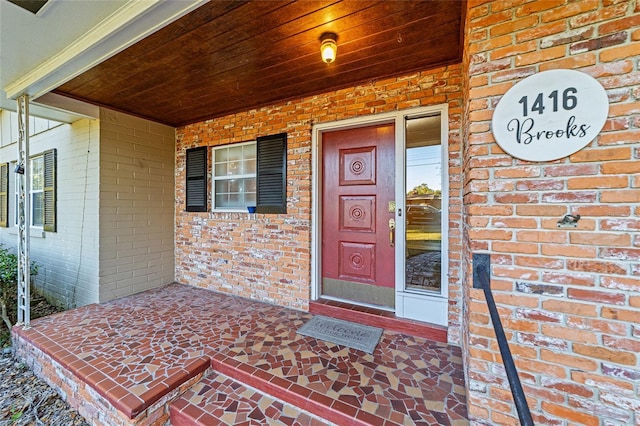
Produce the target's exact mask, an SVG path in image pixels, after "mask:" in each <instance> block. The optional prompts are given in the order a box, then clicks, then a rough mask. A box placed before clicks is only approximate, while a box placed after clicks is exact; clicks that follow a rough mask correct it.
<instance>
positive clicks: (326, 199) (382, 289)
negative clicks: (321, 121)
mask: <svg viewBox="0 0 640 426" xmlns="http://www.w3.org/2000/svg"><path fill="white" fill-rule="evenodd" d="M394 150H395V130H394V125H393V124H384V125H377V126H370V127H363V128H357V129H348V130H338V131H334V132H327V133H323V134H322V173H323V175H322V176H323V179H322V182H323V185H322V291H321V293H322V295H323V296H331V297H336V298H339V299H346V300H351V301H354V302H362V303H367V304H374V305H381V306H385V307H393V306H394V305H395V285H394V281H395V280H394V271H395V268H394V257H395V252H394V247H393V242H392V241H391V234H390V232H391V230H390V226H389V220H390V219H394V218H395V213H394V211H395V209H391V210H392V211H391V212H390V211H389V210H390V203H392V202H393V201H394V199H395V197H394V190H395V189H394V188H395V162H394ZM394 205H395V203H394Z"/></svg>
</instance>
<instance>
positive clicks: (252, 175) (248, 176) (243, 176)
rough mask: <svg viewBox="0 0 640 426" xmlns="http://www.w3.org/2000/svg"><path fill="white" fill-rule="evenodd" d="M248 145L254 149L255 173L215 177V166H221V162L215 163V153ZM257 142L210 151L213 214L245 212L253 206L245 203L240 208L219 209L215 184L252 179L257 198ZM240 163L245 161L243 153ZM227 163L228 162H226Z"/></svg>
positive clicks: (231, 145) (235, 144)
mask: <svg viewBox="0 0 640 426" xmlns="http://www.w3.org/2000/svg"><path fill="white" fill-rule="evenodd" d="M249 145H253V146H254V147H255V148H256V149H255V152H256V154H255V161H256V169H255V170H256V171H255V172H253V173H245V174H237V175H220V176H217V175H216V166H217V165H218V164H223V163H222V162H216V152H218V151H221V150H223V149H230V148H237V147H244V146H249ZM257 146H258V144H257V141H255V140H254V141H249V142H241V143H234V144H230V145H222V146H218V147H214V148H213V149H212V153H211V206H212V209H211V210H212V211H214V212H246V211H247V209H246V208H247V207H248V206H251V205H253V206H255V205H256V202H257V199H256V201H254V202H253V204H249V203H245V205H244V206H242V207H221V206H218V205H217V204H216V201H217V197H216V183H217V182H219V181H228V180H232V179H254V181H255V182H256V193H255V194H256V196H257V179H258V178H257V170H258V168H257V162H258V154H257ZM241 161H245V158H244V152H243V157H242V160H241ZM227 162H228V161H227Z"/></svg>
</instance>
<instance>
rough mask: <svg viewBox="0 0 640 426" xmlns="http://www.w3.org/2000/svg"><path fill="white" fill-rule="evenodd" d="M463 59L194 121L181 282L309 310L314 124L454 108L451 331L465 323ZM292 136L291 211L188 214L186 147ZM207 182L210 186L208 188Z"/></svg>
mask: <svg viewBox="0 0 640 426" xmlns="http://www.w3.org/2000/svg"><path fill="white" fill-rule="evenodd" d="M461 82H462V70H461V67H460V65H455V66H449V67H443V68H438V69H435V70H432V71H425V72H421V73H415V74H412V75H408V76H403V77H399V78H392V79H386V80H380V81H372V82H370V83H369V84H364V85H361V86H357V87H353V88H347V89H343V90H338V91H334V92H329V93H325V94H321V95H317V96H312V97H306V98H302V99H296V100H293V101H289V102H285V103H281V104H277V105H271V106H268V107H264V108H260V109H255V110H251V111H246V112H242V113H239V114H234V115H229V116H226V117H222V118H219V119H215V120H208V121H205V122H201V123H197V124H193V125H189V126H186V127H183V128H180V129H178V130H177V145H176V185H177V187H176V238H175V239H176V279H177V280H178V281H180V282H183V283H187V284H192V285H197V286H200V287H206V288H210V289H213V290H216V291H221V292H226V293H230V294H236V295H240V296H244V297H250V298H253V299H258V300H264V301H268V302H273V303H277V304H279V305H283V306H288V307H292V308H296V309H303V310H306V309H307V308H308V301H309V298H310V292H311V214H312V212H311V196H312V194H311V183H312V181H311V134H312V126H313V124H314V123H323V122H330V121H337V120H343V119H347V118H353V117H358V116H366V115H372V114H378V113H383V112H389V111H396V110H403V109H408V108H413V107H420V106H428V105H437V104H442V103H448V105H449V172H450V216H449V218H450V236H451V238H450V241H449V248H450V254H449V259H450V264H449V268H450V282H449V289H450V299H451V301H450V309H449V316H450V321H449V323H450V328H449V335H450V337H449V339H450V341H452V342H458V341H459V339H460V323H461V300H462V295H461V285H460V253H461V251H462V248H461V247H462V246H461V232H460V221H461V213H460V211H461V206H462V199H461V169H460V167H461V152H460V146H461V143H460V139H459V132H460V114H461V111H462V92H461ZM280 132H287V134H288V151H287V155H288V165H287V167H288V170H287V214H286V215H260V214H258V215H257V219H256V220H250V219H248V218H247V214H239V213H212V212H209V213H187V212H185V211H184V209H185V197H184V181H185V177H184V171H185V170H184V158H185V150H186V149H187V148H193V147H197V146H203V145H206V146H217V145H224V144H229V143H234V142H242V141H250V140H254V139H255V138H256V137H257V136H264V135H269V134H275V133H280ZM209 186H210V185H209Z"/></svg>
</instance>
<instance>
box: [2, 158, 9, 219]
mask: <svg viewBox="0 0 640 426" xmlns="http://www.w3.org/2000/svg"><path fill="white" fill-rule="evenodd" d="M0 226H2V227H5V228H6V227H7V226H9V163H4V164H0Z"/></svg>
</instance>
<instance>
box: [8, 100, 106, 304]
mask: <svg viewBox="0 0 640 426" xmlns="http://www.w3.org/2000/svg"><path fill="white" fill-rule="evenodd" d="M31 121H32V123H31V124H32V126H35V127H36V128H37V130H38V131H40V132H41V133H38V134H35V135H34V136H32V137H31V138H30V144H29V146H30V154H31V155H32V156H34V155H38V154H40V153H42V152H44V151H46V150H48V149H51V148H56V149H57V156H58V158H57V166H58V167H57V178H58V182H57V184H58V187H57V191H58V192H57V208H58V214H57V232H43V231H42V230H41V229H35V228H32V230H31V235H32V238H31V258H32V260H34V261H35V262H36V263H37V264H38V265H39V272H38V275H37V277H36V287H37V288H39V289H40V290H41V291H43V292H44V293H45V294H46V295H47V296H48V297H49V298H50V299H53V300H55V301H56V303H58V304H60V305H62V306H64V307H73V306H81V305H86V304H88V303H94V302H97V301H98V300H99V293H98V285H99V281H98V232H97V229H98V191H97V189H98V172H99V169H98V167H97V165H98V158H99V157H98V154H99V152H98V148H99V138H98V136H99V123H98V121H97V120H89V119H83V120H79V121H76V122H75V123H73V124H63V125H60V126H58V127H55V128H51V129H48V127H47V126H46V125H45V123H43V122H40V121H38V120H31ZM43 121H46V120H43ZM36 123H39V124H38V126H36ZM0 126H1V129H0V135H1V137H2V141H1V143H0V146H1V148H0V162H6V161H15V160H16V158H17V145H16V143H15V140H14V136H15V135H14V133H15V132H14V131H13V128H17V118H16V115H15V113H9V112H7V111H2V112H0ZM7 127H8V128H9V129H7ZM45 127H47V129H45ZM32 130H34V127H32ZM32 133H33V132H32ZM7 138H9V141H7ZM9 181H10V185H11V187H10V194H11V196H10V199H9V204H10V205H9V211H10V212H9V213H10V223H11V224H13V223H14V211H15V197H14V196H13V194H14V192H15V188H14V184H15V181H14V174H13V171H12V170H11V173H10V180H9ZM17 241H18V232H17V229H16V227H15V226H11V227H9V228H0V243H1V244H3V245H5V246H6V247H13V248H15V247H16V246H17Z"/></svg>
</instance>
